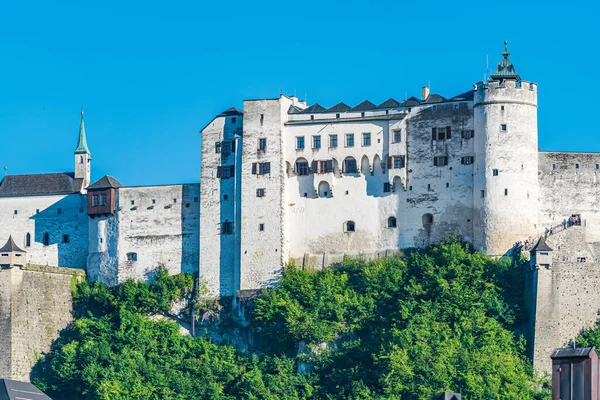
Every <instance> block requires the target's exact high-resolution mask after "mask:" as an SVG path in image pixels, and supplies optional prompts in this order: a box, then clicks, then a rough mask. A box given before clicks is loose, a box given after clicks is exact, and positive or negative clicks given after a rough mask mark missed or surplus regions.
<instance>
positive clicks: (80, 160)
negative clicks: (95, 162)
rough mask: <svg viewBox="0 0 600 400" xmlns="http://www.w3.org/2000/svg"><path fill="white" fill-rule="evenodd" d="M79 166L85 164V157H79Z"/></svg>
mask: <svg viewBox="0 0 600 400" xmlns="http://www.w3.org/2000/svg"><path fill="white" fill-rule="evenodd" d="M79 164H83V156H79Z"/></svg>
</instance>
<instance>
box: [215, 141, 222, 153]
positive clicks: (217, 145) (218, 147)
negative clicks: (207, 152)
mask: <svg viewBox="0 0 600 400" xmlns="http://www.w3.org/2000/svg"><path fill="white" fill-rule="evenodd" d="M220 152H221V142H215V153H220Z"/></svg>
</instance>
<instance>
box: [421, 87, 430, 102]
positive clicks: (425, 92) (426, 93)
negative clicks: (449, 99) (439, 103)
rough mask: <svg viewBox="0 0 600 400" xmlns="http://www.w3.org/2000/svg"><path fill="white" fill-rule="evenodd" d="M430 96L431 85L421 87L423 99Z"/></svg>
mask: <svg viewBox="0 0 600 400" xmlns="http://www.w3.org/2000/svg"><path fill="white" fill-rule="evenodd" d="M428 97H429V86H423V87H422V88H421V100H427V98H428Z"/></svg>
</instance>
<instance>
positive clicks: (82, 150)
mask: <svg viewBox="0 0 600 400" xmlns="http://www.w3.org/2000/svg"><path fill="white" fill-rule="evenodd" d="M75 154H89V155H92V153H90V149H88V145H87V138H86V136H85V125H84V124H83V111H82V112H81V122H80V124H79V140H78V141H77V148H76V149H75Z"/></svg>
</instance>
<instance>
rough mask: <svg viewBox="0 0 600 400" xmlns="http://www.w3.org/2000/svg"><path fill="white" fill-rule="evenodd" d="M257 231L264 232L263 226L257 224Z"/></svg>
mask: <svg viewBox="0 0 600 400" xmlns="http://www.w3.org/2000/svg"><path fill="white" fill-rule="evenodd" d="M258 230H259V231H261V232H262V231H264V230H265V224H258Z"/></svg>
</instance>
